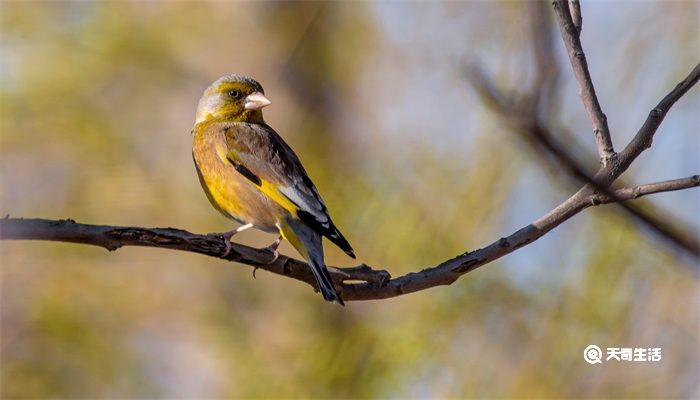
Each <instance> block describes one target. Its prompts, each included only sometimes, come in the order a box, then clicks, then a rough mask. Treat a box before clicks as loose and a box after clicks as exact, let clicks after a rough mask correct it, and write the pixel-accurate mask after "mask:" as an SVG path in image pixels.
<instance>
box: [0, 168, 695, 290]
mask: <svg viewBox="0 0 700 400" xmlns="http://www.w3.org/2000/svg"><path fill="white" fill-rule="evenodd" d="M699 185H700V177H699V176H698V175H693V176H690V177H688V178H683V179H677V180H673V181H665V182H658V183H652V184H647V185H641V186H637V187H632V188H624V189H618V190H616V191H615V194H616V196H617V197H616V198H615V199H612V198H610V197H607V196H605V195H601V194H589V195H587V196H582V195H581V194H580V193H582V192H581V191H579V192H577V193H576V194H574V195H573V196H572V197H570V198H569V199H567V200H566V201H565V202H564V203H562V204H560V205H559V206H557V207H556V208H555V209H553V210H552V211H550V212H549V213H547V214H545V215H544V216H542V217H541V218H540V219H538V220H537V221H535V222H533V223H532V224H530V225H528V226H526V227H524V228H522V229H519V230H518V231H516V232H514V233H513V234H511V235H510V236H507V237H503V238H500V239H498V240H497V241H495V242H493V243H491V244H490V245H488V246H486V247H484V248H481V249H479V250H475V251H472V252H466V253H464V254H461V255H459V256H457V257H455V258H453V259H450V260H447V261H445V262H443V263H441V264H439V265H437V266H434V267H430V268H425V269H423V270H421V271H419V272H411V273H408V274H406V275H403V276H399V277H397V278H392V277H391V275H390V274H389V273H388V272H387V271H385V270H375V269H372V268H371V267H369V266H367V265H364V264H363V265H359V266H357V267H351V268H334V267H329V271H330V273H331V276H332V278H333V281H334V282H335V283H336V284H337V286H338V287H339V289H340V291H341V295H342V296H343V299H344V300H346V301H352V300H376V299H385V298H390V297H396V296H400V295H403V294H407V293H412V292H417V291H420V290H425V289H429V288H431V287H435V286H440V285H450V284H452V283H453V282H455V281H456V280H457V279H459V277H461V276H462V275H464V274H466V273H468V272H470V271H473V270H475V269H477V268H479V267H481V266H482V265H486V264H488V263H490V262H492V261H494V260H497V259H499V258H501V257H503V256H505V255H506V254H509V253H511V252H513V251H515V250H517V249H519V248H521V247H523V246H525V245H527V244H530V243H532V242H534V241H535V240H537V239H539V238H540V237H542V236H544V235H545V234H546V233H547V232H549V231H551V230H552V229H554V228H556V227H557V226H559V225H560V224H561V223H563V222H564V221H566V220H568V219H569V218H571V217H573V216H574V215H576V214H578V213H579V212H581V211H583V210H584V209H586V208H588V207H590V206H593V205H600V204H608V203H612V202H614V201H621V200H631V199H636V198H639V197H642V196H646V195H649V194H653V193H660V192H668V191H673V190H681V189H687V188H691V187H697V186H699ZM0 240H49V241H57V242H67V243H80V244H89V245H93V246H99V247H103V248H105V249H107V250H109V251H114V250H117V249H119V248H120V247H123V246H141V247H158V248H164V249H172V250H182V251H189V252H193V253H199V254H204V255H207V256H210V257H216V258H222V259H225V260H228V261H236V262H239V263H241V264H246V265H250V266H253V267H255V268H256V269H257V268H260V269H263V270H265V271H269V272H272V273H274V274H278V275H282V276H286V277H289V278H293V279H296V280H299V281H302V282H306V283H307V284H309V285H311V286H312V287H314V288H315V289H316V288H317V287H316V280H315V279H314V277H313V275H312V274H311V272H310V268H309V266H308V265H307V264H306V263H305V262H303V261H300V260H296V259H294V258H290V257H286V256H284V255H280V256H279V257H277V259H274V255H273V253H272V252H270V251H269V250H267V249H256V248H252V247H248V246H244V245H241V244H237V243H232V247H231V251H229V253H228V254H227V255H226V256H225V257H223V254H224V253H225V252H226V244H225V242H224V240H225V239H224V238H223V237H221V236H219V235H198V234H194V233H191V232H188V231H185V230H182V229H175V228H141V227H121V226H106V225H88V224H80V223H77V222H75V221H73V220H70V219H68V220H47V219H23V218H9V217H6V218H4V219H1V220H0ZM273 259H274V261H273ZM271 261H272V262H271ZM358 282H359V283H358Z"/></svg>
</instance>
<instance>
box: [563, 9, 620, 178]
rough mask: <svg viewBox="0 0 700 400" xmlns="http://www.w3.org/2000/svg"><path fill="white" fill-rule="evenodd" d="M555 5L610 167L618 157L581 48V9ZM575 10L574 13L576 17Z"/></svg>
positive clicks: (601, 151)
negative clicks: (612, 161)
mask: <svg viewBox="0 0 700 400" xmlns="http://www.w3.org/2000/svg"><path fill="white" fill-rule="evenodd" d="M552 5H553V6H554V14H555V15H556V20H557V24H558V25H559V30H560V31H561V35H562V38H563V39H564V45H565V46H566V52H567V54H568V55H569V61H571V66H572V67H573V70H574V76H575V77H576V81H578V86H579V95H580V96H581V100H582V101H583V106H584V108H585V109H586V113H587V114H588V119H590V120H591V124H592V125H593V135H594V137H595V142H596V145H597V146H598V156H599V157H600V160H601V163H602V164H603V166H606V165H607V164H608V163H609V162H610V161H611V160H613V159H614V158H615V157H616V154H615V150H614V149H613V144H612V139H611V137H610V130H609V129H608V118H607V117H606V116H605V114H604V113H603V109H602V108H601V107H600V102H598V96H597V95H596V94H595V88H594V87H593V79H592V78H591V74H590V72H589V71H588V62H587V61H586V54H585V53H584V52H583V48H582V46H581V39H580V33H581V24H582V20H581V9H580V7H579V4H578V2H577V1H576V2H574V1H572V2H567V1H566V0H555V1H554V2H553V3H552ZM571 10H573V11H574V13H573V16H572V13H571ZM574 16H575V20H574V18H573V17H574Z"/></svg>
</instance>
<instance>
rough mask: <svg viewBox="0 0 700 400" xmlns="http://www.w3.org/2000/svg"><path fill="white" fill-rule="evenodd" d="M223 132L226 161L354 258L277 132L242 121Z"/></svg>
mask: <svg viewBox="0 0 700 400" xmlns="http://www.w3.org/2000/svg"><path fill="white" fill-rule="evenodd" d="M223 129H224V135H225V138H226V147H227V154H226V158H227V159H228V161H229V162H230V163H231V164H232V165H233V167H234V168H235V169H236V171H238V172H239V173H240V174H241V175H243V176H244V177H246V178H247V179H248V180H250V181H251V182H252V183H253V184H255V185H256V186H257V187H258V188H259V189H260V191H262V192H263V193H264V194H265V195H267V196H268V197H269V198H270V199H272V200H273V201H275V202H276V203H277V204H279V205H280V206H282V207H283V208H285V209H286V210H287V211H289V212H290V213H291V214H293V215H296V216H298V217H299V219H300V220H302V221H303V222H305V223H306V224H308V225H309V226H310V227H311V228H313V229H315V230H316V231H317V232H318V233H320V234H321V235H323V236H326V237H328V238H329V239H330V240H331V241H332V242H333V243H335V244H336V245H338V247H340V248H341V249H342V250H343V251H345V252H346V253H347V254H348V255H350V256H351V257H353V258H354V253H353V250H352V247H351V246H350V244H349V243H348V242H347V240H346V239H345V238H344V237H343V235H342V234H341V233H340V231H339V230H338V229H337V228H336V227H335V225H334V224H333V221H331V218H330V215H329V214H328V209H327V208H326V205H325V204H324V202H323V199H321V196H320V195H319V193H318V189H316V186H315V185H314V184H313V182H312V181H311V179H310V178H309V176H308V175H307V173H306V171H305V170H304V167H303V166H302V165H301V162H300V161H299V158H298V157H297V155H296V154H295V153H294V151H293V150H292V149H291V148H290V147H289V145H287V143H285V142H284V140H282V138H281V137H280V136H279V135H278V134H277V132H275V131H274V130H273V129H272V128H270V127H269V126H267V125H262V124H249V123H242V122H236V123H231V124H226V125H224V127H223Z"/></svg>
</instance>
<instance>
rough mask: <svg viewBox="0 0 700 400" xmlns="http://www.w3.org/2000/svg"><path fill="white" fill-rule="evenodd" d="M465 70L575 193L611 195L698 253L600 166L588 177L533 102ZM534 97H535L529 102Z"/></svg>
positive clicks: (698, 248) (689, 239)
mask: <svg viewBox="0 0 700 400" xmlns="http://www.w3.org/2000/svg"><path fill="white" fill-rule="evenodd" d="M465 72H466V75H467V78H468V79H469V82H470V83H471V84H472V86H473V87H474V88H475V89H476V90H477V92H478V93H479V94H480V96H481V97H482V99H484V103H485V104H486V105H487V106H488V107H489V108H490V109H492V110H493V111H495V112H497V113H498V114H499V115H500V116H501V117H502V119H503V121H505V122H506V123H507V124H508V125H509V126H510V128H511V129H512V130H513V131H515V132H518V133H520V134H521V136H522V137H524V138H525V139H527V140H528V141H529V142H531V143H532V144H533V148H535V149H536V150H538V151H540V152H541V151H542V150H544V151H546V154H547V155H549V156H552V157H553V159H554V160H555V161H556V162H557V166H558V167H559V168H564V170H565V171H567V172H568V174H569V176H571V177H573V178H575V179H577V180H578V181H579V182H581V183H582V184H584V185H585V186H584V187H583V188H581V189H580V190H579V192H578V193H577V195H578V196H580V197H581V198H591V199H597V198H598V197H600V196H602V197H601V198H603V197H604V198H607V199H610V200H609V201H608V202H607V203H617V204H619V206H620V207H622V208H623V209H624V210H625V211H626V212H627V213H628V214H629V215H631V216H633V217H635V218H636V219H637V220H639V221H640V222H641V223H643V224H644V225H646V226H647V227H649V228H650V229H651V230H653V231H655V232H657V233H658V234H659V235H661V237H663V238H665V239H667V240H668V241H670V242H671V243H673V244H675V245H676V246H678V247H680V248H682V249H684V250H685V251H687V252H688V253H690V254H692V255H694V256H695V257H699V256H700V244H698V241H697V240H696V239H695V238H694V237H693V235H692V234H689V233H688V232H687V230H684V229H681V228H680V227H678V226H673V225H672V224H670V223H669V222H668V220H669V219H668V218H657V217H654V216H652V215H650V214H648V213H646V212H645V211H643V210H641V209H639V208H637V207H634V206H633V205H631V204H627V203H625V202H623V201H622V200H623V199H618V198H617V196H616V195H615V193H614V191H612V190H610V189H609V187H610V185H611V184H612V181H611V180H610V181H609V180H607V179H604V176H601V175H600V171H604V170H605V169H601V170H599V172H598V173H597V174H596V175H595V176H593V177H591V176H590V175H589V173H588V172H586V169H585V168H584V167H583V166H582V165H580V163H579V162H578V161H577V160H576V159H575V158H574V157H573V156H572V155H571V154H569V153H568V152H567V151H566V150H564V148H563V146H561V145H560V143H558V142H557V141H556V140H555V139H554V138H555V135H553V134H552V133H551V132H550V130H549V129H548V128H547V127H546V126H544V125H543V124H542V123H541V122H540V120H539V117H538V115H539V113H538V112H537V110H536V109H534V108H533V107H535V106H533V105H532V104H529V103H528V101H521V102H518V103H517V104H513V103H511V102H509V101H508V97H507V96H505V95H503V94H502V93H500V92H499V91H498V90H497V89H496V88H495V85H494V84H493V82H492V81H491V80H490V79H489V78H487V77H486V76H485V75H484V74H483V73H482V72H481V71H480V70H479V69H478V68H476V67H470V68H467V70H466V71H465ZM684 82H685V81H684ZM675 90H676V89H674V91H675ZM667 97H668V96H667ZM524 98H525V99H528V98H529V99H534V97H531V96H525V97H524ZM533 101H535V100H531V101H530V102H533ZM621 159H623V158H621ZM619 165H620V164H619V163H618V162H616V163H610V164H609V165H608V166H607V167H603V168H613V167H615V166H619ZM626 166H629V164H626ZM616 171H619V170H616ZM618 176H619V174H618Z"/></svg>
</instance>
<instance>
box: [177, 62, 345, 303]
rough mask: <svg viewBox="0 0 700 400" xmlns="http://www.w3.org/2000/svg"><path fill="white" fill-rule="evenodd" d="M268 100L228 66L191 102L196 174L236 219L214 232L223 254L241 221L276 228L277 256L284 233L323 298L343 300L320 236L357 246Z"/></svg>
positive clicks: (208, 192) (254, 83) (264, 228)
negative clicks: (269, 118)
mask: <svg viewBox="0 0 700 400" xmlns="http://www.w3.org/2000/svg"><path fill="white" fill-rule="evenodd" d="M270 104H271V102H270V100H269V99H268V98H267V97H266V96H265V91H264V90H263V88H262V86H261V85H260V83H258V82H257V81H256V80H254V79H252V78H249V77H246V76H242V75H236V74H232V75H225V76H222V77H221V78H219V79H217V80H216V81H214V82H213V83H212V84H211V85H210V86H209V87H208V88H207V89H206V90H205V91H204V94H203V95H202V97H201V98H200V100H199V103H198V105H197V112H196V117H195V124H194V127H193V128H192V132H191V134H192V156H193V159H194V164H195V167H196V170H197V176H198V177H199V182H200V184H201V186H202V188H203V189H204V193H205V194H206V196H207V198H208V199H209V201H210V202H211V204H212V205H213V206H214V208H216V209H217V210H218V211H219V212H221V213H222V214H223V215H224V216H226V217H228V218H230V219H233V220H235V221H237V222H238V223H240V224H241V225H240V226H239V227H238V228H236V229H233V230H230V231H228V232H224V233H222V234H220V235H221V236H223V237H224V239H225V241H226V253H225V254H228V252H229V251H230V249H231V242H230V240H231V238H232V237H233V236H234V235H235V234H237V233H239V232H242V231H244V230H246V229H249V228H256V229H259V230H262V231H264V232H269V233H276V234H278V238H277V239H276V240H275V241H274V242H273V243H272V244H271V245H270V246H268V247H267V249H269V250H271V251H272V252H273V253H274V254H275V259H276V258H277V256H278V254H279V253H277V247H278V246H279V244H280V243H281V241H282V240H283V239H285V240H287V241H288V242H289V243H290V244H291V245H292V246H293V247H294V248H295V249H296V250H297V251H298V252H299V254H300V255H301V256H302V257H303V258H304V259H305V260H306V261H307V263H308V265H309V267H310V269H311V273H312V274H313V276H314V278H315V280H316V282H317V285H318V290H319V291H320V292H321V295H322V296H323V298H324V299H325V300H326V301H329V302H334V303H338V304H340V305H344V302H343V299H342V297H341V296H340V294H338V291H337V290H336V288H335V286H334V285H333V281H332V279H331V276H330V274H329V273H328V269H327V268H326V265H325V262H324V257H323V246H322V237H324V236H325V237H326V238H328V239H329V240H330V241H331V242H332V243H334V244H335V245H337V246H338V247H339V248H340V249H341V250H343V251H344V252H345V253H346V254H347V255H348V256H350V257H352V258H353V259H354V258H355V252H354V250H353V249H352V247H351V246H350V243H348V241H347V239H345V237H344V236H343V234H342V233H340V231H339V230H338V228H337V227H336V226H335V224H334V223H333V221H332V220H331V217H330V215H329V212H328V208H327V207H326V205H325V203H324V202H323V199H322V198H321V195H320V194H319V192H318V189H317V188H316V185H314V183H313V182H312V181H311V178H309V175H308V174H307V173H306V170H305V169H304V167H303V166H302V164H301V161H300V160H299V157H298V156H297V155H296V153H294V151H293V150H292V148H291V147H290V146H289V145H288V144H287V143H286V142H285V141H284V140H283V139H282V137H281V136H280V135H279V134H278V133H277V132H275V130H274V129H272V128H271V127H270V126H269V125H267V123H265V120H264V119H263V114H262V109H263V108H264V107H267V106H268V105H270ZM273 261H274V259H273Z"/></svg>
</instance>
